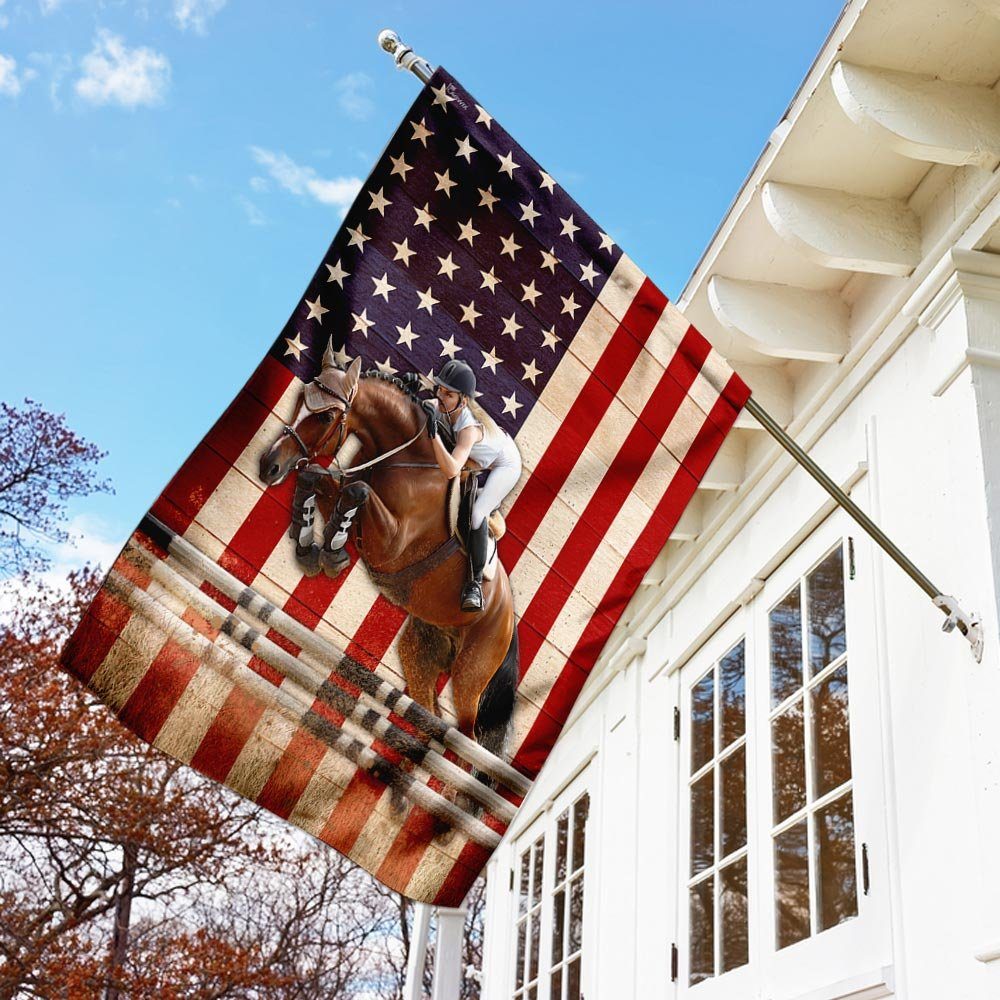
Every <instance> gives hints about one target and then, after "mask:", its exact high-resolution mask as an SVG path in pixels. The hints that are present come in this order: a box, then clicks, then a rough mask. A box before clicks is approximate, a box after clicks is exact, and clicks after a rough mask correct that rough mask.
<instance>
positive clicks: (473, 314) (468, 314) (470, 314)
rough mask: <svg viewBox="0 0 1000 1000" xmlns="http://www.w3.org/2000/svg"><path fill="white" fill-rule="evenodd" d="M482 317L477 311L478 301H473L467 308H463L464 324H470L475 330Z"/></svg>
mask: <svg viewBox="0 0 1000 1000" xmlns="http://www.w3.org/2000/svg"><path fill="white" fill-rule="evenodd" d="M480 316H482V313H481V312H477V311H476V300H475V299H473V300H472V301H471V302H470V303H469V304H468V305H467V306H462V322H463V323H468V324H469V326H471V327H472V328H473V329H475V328H476V320H477V319H479V317H480Z"/></svg>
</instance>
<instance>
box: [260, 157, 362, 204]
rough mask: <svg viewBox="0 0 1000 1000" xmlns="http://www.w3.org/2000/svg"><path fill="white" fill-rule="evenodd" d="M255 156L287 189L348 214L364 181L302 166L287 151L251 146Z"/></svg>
mask: <svg viewBox="0 0 1000 1000" xmlns="http://www.w3.org/2000/svg"><path fill="white" fill-rule="evenodd" d="M250 152H251V153H252V154H253V158H254V159H255V160H256V161H257V162H258V163H259V164H260V165H261V166H262V167H264V168H265V169H266V170H267V172H268V173H269V174H270V175H271V177H273V178H274V180H275V181H277V182H278V184H280V185H281V186H282V187H283V188H284V189H285V190H286V191H291V192H292V194H298V195H308V196H309V197H311V198H315V199H316V201H318V202H321V203H322V204H324V205H333V206H334V207H336V208H339V209H340V213H341V215H346V214H347V210H348V209H349V208H350V207H351V203H352V202H353V201H354V199H355V197H357V194H358V192H359V191H360V190H361V185H362V184H363V183H364V182H363V181H362V179H361V178H360V177H332V178H329V179H327V178H325V177H320V176H319V175H318V174H317V173H316V171H315V170H313V168H312V167H302V166H299V164H297V163H296V162H295V161H294V160H293V159H292V158H291V157H290V156H289V155H288V154H287V153H275V152H272V151H271V150H269V149H261V148H260V147H259V146H251V147H250Z"/></svg>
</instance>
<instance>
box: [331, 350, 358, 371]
mask: <svg viewBox="0 0 1000 1000" xmlns="http://www.w3.org/2000/svg"><path fill="white" fill-rule="evenodd" d="M333 358H334V360H335V361H336V362H337V364H338V365H340V367H341V368H346V367H347V366H348V365H349V364H350V363H351V362H352V361H353V360H354V358H352V357H351V356H350V354H348V353H347V351H345V350H344V348H343V347H338V348H337V350H335V351H334V352H333Z"/></svg>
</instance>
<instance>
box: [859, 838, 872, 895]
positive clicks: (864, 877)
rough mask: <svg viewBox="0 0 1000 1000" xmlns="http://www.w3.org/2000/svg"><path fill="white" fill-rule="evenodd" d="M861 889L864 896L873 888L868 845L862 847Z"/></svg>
mask: <svg viewBox="0 0 1000 1000" xmlns="http://www.w3.org/2000/svg"><path fill="white" fill-rule="evenodd" d="M861 887H862V889H863V891H864V894H865V895H866V896H867V895H868V890H869V889H871V887H872V881H871V872H870V871H869V868H868V845H867V844H862V845H861Z"/></svg>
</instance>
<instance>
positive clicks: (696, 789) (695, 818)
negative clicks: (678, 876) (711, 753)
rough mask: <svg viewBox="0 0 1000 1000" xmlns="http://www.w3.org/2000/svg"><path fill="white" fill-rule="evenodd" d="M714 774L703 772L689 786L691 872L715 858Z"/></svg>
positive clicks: (709, 865)
mask: <svg viewBox="0 0 1000 1000" xmlns="http://www.w3.org/2000/svg"><path fill="white" fill-rule="evenodd" d="M714 803H715V774H714V769H712V770H709V771H708V773H707V774H703V775H702V776H701V777H700V778H699V779H698V780H697V781H696V782H695V783H694V784H693V785H692V786H691V874H692V875H697V874H698V873H699V872H703V871H704V870H705V869H706V868H709V867H711V865H712V862H713V861H714V860H715V808H714Z"/></svg>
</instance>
